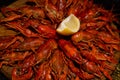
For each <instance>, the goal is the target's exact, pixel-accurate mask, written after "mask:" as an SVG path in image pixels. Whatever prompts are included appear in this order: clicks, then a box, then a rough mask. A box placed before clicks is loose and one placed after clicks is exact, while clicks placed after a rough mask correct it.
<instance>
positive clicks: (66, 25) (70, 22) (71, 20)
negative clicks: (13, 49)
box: [56, 14, 80, 36]
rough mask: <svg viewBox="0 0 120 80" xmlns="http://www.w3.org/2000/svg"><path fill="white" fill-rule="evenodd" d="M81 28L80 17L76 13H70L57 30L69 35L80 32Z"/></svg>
mask: <svg viewBox="0 0 120 80" xmlns="http://www.w3.org/2000/svg"><path fill="white" fill-rule="evenodd" d="M79 29H80V21H79V19H78V18H77V17H76V16H75V15H74V14H70V15H69V16H68V17H67V18H65V19H64V20H63V21H62V22H61V23H60V25H59V26H58V28H57V30H56V31H57V32H58V33H59V34H61V35H65V36H69V35H72V34H74V33H76V32H78V31H79Z"/></svg>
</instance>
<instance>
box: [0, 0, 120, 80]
mask: <svg viewBox="0 0 120 80" xmlns="http://www.w3.org/2000/svg"><path fill="white" fill-rule="evenodd" d="M28 3H29V4H28ZM1 13H2V14H3V16H4V17H3V18H1V19H0V27H3V26H4V29H5V31H6V32H4V34H1V35H0V68H2V66H3V65H7V66H12V67H13V70H12V75H11V76H12V80H106V79H109V80H112V77H111V74H112V72H113V71H114V70H115V67H116V65H117V64H118V63H119V60H118V59H117V58H116V57H115V56H116V55H118V54H116V52H118V51H120V37H119V30H118V29H117V27H116V26H115V24H119V21H118V20H117V18H116V15H114V14H113V13H112V11H108V10H105V9H103V8H101V7H99V6H97V5H95V4H94V3H93V1H92V0H28V2H27V3H26V5H25V6H23V7H20V8H7V7H5V8H1ZM70 14H74V15H75V16H76V17H77V18H78V19H79V20H80V22H81V25H80V30H79V31H78V32H76V33H75V34H73V35H70V36H62V35H60V34H58V33H57V32H56V29H57V27H58V26H59V24H60V23H61V22H62V21H63V20H64V19H65V18H66V17H67V16H69V15H70ZM0 29H1V28H0ZM7 31H9V32H7ZM5 33H6V34H5Z"/></svg>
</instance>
